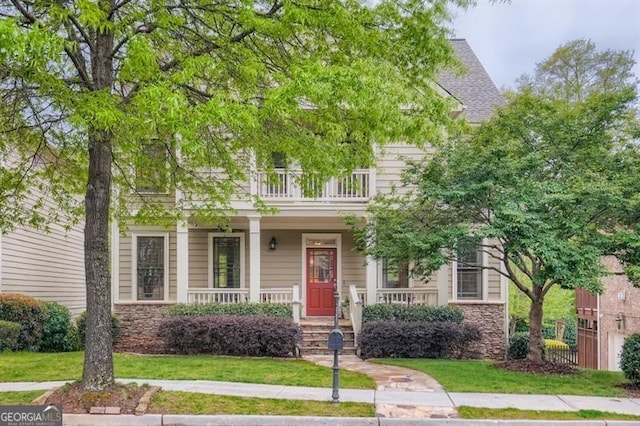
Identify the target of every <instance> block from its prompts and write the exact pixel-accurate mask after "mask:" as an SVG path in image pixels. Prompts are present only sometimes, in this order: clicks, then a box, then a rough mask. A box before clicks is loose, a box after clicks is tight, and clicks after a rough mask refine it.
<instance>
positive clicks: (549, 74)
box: [516, 39, 637, 101]
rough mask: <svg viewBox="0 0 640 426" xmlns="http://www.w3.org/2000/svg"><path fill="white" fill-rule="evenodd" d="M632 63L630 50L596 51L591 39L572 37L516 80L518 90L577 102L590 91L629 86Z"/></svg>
mask: <svg viewBox="0 0 640 426" xmlns="http://www.w3.org/2000/svg"><path fill="white" fill-rule="evenodd" d="M634 65H635V61H634V59H633V52H632V51H628V50H611V49H607V50H597V48H596V45H595V43H594V42H592V41H591V40H585V39H579V40H572V41H569V42H567V43H565V44H563V45H562V46H560V47H558V48H557V49H556V50H555V52H553V54H552V55H551V56H550V57H549V58H547V59H545V60H544V61H542V62H540V63H538V64H536V68H535V71H534V73H533V75H527V74H524V75H523V76H521V77H520V78H519V79H518V81H517V82H516V83H517V87H518V90H519V91H524V90H532V91H533V92H534V93H537V94H540V95H544V96H547V97H551V98H555V99H563V100H565V101H580V100H583V99H585V98H586V97H587V96H589V95H590V94H592V93H608V92H615V91H619V90H622V89H624V88H627V87H633V86H634V85H636V84H637V79H636V77H635V76H634V75H633V66H634Z"/></svg>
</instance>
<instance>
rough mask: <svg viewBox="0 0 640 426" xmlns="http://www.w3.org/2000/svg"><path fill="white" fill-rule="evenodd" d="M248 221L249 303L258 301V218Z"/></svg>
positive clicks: (254, 217) (256, 216) (253, 217)
mask: <svg viewBox="0 0 640 426" xmlns="http://www.w3.org/2000/svg"><path fill="white" fill-rule="evenodd" d="M248 219H249V301H250V302H255V303H257V302H259V301H260V249H261V247H260V216H259V215H255V216H248Z"/></svg>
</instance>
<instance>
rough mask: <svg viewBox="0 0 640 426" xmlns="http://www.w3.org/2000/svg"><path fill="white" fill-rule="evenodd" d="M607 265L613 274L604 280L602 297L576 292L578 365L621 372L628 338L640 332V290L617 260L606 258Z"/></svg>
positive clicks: (578, 290)
mask: <svg viewBox="0 0 640 426" xmlns="http://www.w3.org/2000/svg"><path fill="white" fill-rule="evenodd" d="M605 265H606V267H607V269H608V271H609V272H611V273H612V274H611V275H608V276H606V277H605V278H603V280H602V281H603V283H602V284H603V290H602V294H599V295H594V294H591V293H589V292H588V291H586V290H584V289H577V290H576V312H577V315H578V365H579V366H580V367H584V368H594V369H598V370H612V371H615V370H618V371H619V370H620V353H621V352H622V344H623V343H624V339H625V338H627V337H628V336H630V335H632V334H634V333H640V288H635V287H633V285H632V284H631V282H630V281H629V279H628V278H627V277H626V276H625V275H624V274H623V269H622V266H621V265H620V263H619V262H618V261H617V260H616V259H615V258H614V257H607V258H605Z"/></svg>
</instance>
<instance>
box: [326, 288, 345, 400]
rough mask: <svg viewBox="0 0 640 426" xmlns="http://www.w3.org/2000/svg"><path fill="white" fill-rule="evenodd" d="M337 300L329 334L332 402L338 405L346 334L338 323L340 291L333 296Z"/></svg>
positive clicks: (336, 291)
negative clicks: (339, 356)
mask: <svg viewBox="0 0 640 426" xmlns="http://www.w3.org/2000/svg"><path fill="white" fill-rule="evenodd" d="M333 298H334V300H335V307H336V311H335V316H334V323H333V330H331V332H329V350H330V351H333V392H332V393H331V402H333V403H334V404H337V403H339V402H340V395H339V393H338V388H339V387H340V367H339V365H338V351H341V350H342V349H343V348H344V333H343V332H342V331H340V322H339V321H338V309H340V295H339V294H338V290H337V289H336V290H335V293H334V294H333Z"/></svg>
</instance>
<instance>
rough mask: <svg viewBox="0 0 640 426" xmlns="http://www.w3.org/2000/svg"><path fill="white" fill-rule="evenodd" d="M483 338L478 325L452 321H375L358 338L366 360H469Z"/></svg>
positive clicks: (363, 329)
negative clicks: (387, 358)
mask: <svg viewBox="0 0 640 426" xmlns="http://www.w3.org/2000/svg"><path fill="white" fill-rule="evenodd" d="M481 338H482V334H481V332H480V329H479V327H478V326H477V325H476V324H460V323H456V322H451V321H437V322H430V321H374V322H369V323H367V324H364V325H363V327H362V332H361V334H360V335H359V336H358V344H359V347H360V350H361V355H362V357H363V358H384V357H394V358H466V357H470V356H471V355H472V354H471V352H470V350H469V345H470V343H472V342H477V341H479V340H480V339H481Z"/></svg>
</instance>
